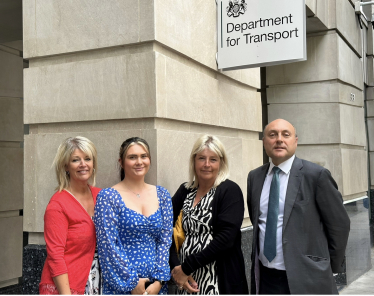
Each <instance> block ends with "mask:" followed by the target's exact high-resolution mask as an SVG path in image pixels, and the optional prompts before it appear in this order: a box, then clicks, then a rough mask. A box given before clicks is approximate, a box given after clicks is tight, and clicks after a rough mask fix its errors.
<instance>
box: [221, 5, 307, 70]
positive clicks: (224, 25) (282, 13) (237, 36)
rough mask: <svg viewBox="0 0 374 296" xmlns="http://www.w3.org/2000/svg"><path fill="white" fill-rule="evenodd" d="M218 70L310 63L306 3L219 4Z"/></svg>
mask: <svg viewBox="0 0 374 296" xmlns="http://www.w3.org/2000/svg"><path fill="white" fill-rule="evenodd" d="M216 2H217V14H218V15H217V16H218V18H217V19H218V28H217V29H218V30H217V31H218V38H217V41H218V53H217V63H218V69H224V70H234V69H243V68H252V67H261V66H272V65H277V64H284V63H290V62H296V61H304V60H306V32H305V27H306V25H305V20H306V16H305V0H217V1H216Z"/></svg>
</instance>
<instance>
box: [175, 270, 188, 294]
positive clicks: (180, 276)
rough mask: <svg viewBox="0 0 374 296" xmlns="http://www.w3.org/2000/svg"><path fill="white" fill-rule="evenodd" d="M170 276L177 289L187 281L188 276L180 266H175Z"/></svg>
mask: <svg viewBox="0 0 374 296" xmlns="http://www.w3.org/2000/svg"><path fill="white" fill-rule="evenodd" d="M171 276H172V277H173V279H174V282H175V283H176V284H177V286H178V288H180V289H181V288H182V287H183V285H184V283H185V282H187V280H188V275H186V274H185V273H184V272H183V270H182V267H181V266H180V265H178V266H175V267H174V268H173V270H172V271H171Z"/></svg>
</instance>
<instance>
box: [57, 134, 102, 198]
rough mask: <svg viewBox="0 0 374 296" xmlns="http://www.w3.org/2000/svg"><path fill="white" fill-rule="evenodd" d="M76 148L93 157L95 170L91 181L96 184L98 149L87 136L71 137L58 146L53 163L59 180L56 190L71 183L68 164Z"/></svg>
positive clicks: (60, 189) (62, 188)
mask: <svg viewBox="0 0 374 296" xmlns="http://www.w3.org/2000/svg"><path fill="white" fill-rule="evenodd" d="M76 149H79V150H81V151H83V152H84V153H86V154H87V155H88V156H89V157H90V158H91V159H92V162H93V172H92V175H91V178H90V180H89V181H90V183H91V185H92V186H95V183H96V171H97V151H96V148H95V145H94V144H93V143H92V142H91V141H90V140H89V139H87V138H85V137H80V136H78V137H75V138H72V137H70V138H67V139H65V140H64V141H63V142H62V143H61V145H60V146H59V147H58V149H57V154H56V156H55V159H54V160H53V164H52V166H54V167H55V171H56V177H57V182H58V186H57V187H56V190H58V191H60V192H61V191H62V190H64V189H65V188H67V187H69V185H70V175H68V174H67V172H66V166H67V165H68V164H69V161H70V157H71V155H72V154H73V152H74V151H75V150H76Z"/></svg>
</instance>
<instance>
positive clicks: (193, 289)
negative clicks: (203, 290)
mask: <svg viewBox="0 0 374 296" xmlns="http://www.w3.org/2000/svg"><path fill="white" fill-rule="evenodd" d="M183 289H185V290H187V292H188V293H197V292H199V291H200V290H199V287H198V286H197V283H196V281H195V280H194V279H193V277H192V276H189V277H188V280H187V282H185V283H184V285H183Z"/></svg>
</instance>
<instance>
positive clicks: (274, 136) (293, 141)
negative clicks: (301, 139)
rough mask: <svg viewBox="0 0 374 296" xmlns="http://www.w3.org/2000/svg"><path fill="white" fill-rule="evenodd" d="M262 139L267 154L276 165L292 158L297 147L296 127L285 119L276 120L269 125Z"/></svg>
mask: <svg viewBox="0 0 374 296" xmlns="http://www.w3.org/2000/svg"><path fill="white" fill-rule="evenodd" d="M262 141H263V143H264V148H265V151H266V154H267V155H268V156H269V157H270V158H271V159H272V161H273V163H274V165H276V166H278V165H280V164H281V163H282V162H284V161H286V160H287V159H289V158H291V157H292V156H293V155H294V154H295V151H296V148H297V136H296V132H295V128H294V127H293V126H292V124H291V123H289V122H288V121H286V120H283V119H277V120H274V121H272V122H270V123H269V124H268V125H267V127H266V129H265V131H264V137H263V139H262Z"/></svg>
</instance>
